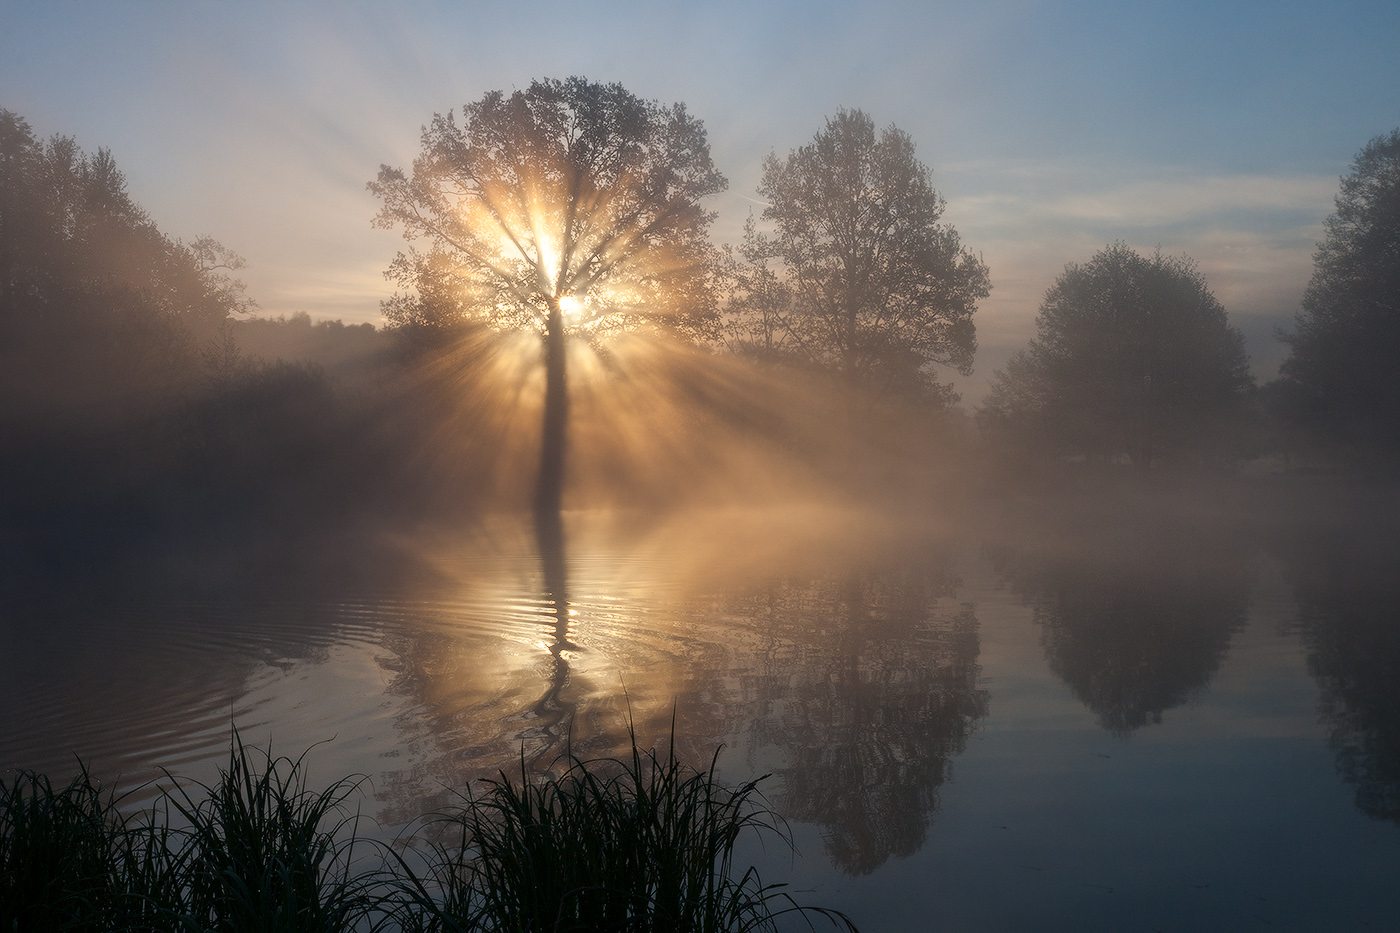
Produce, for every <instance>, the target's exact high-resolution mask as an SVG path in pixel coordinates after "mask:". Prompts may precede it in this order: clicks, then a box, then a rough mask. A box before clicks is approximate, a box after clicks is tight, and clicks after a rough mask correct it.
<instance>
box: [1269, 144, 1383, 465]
mask: <svg viewBox="0 0 1400 933" xmlns="http://www.w3.org/2000/svg"><path fill="white" fill-rule="evenodd" d="M1336 206H1337V210H1336V212H1335V213H1333V214H1332V216H1331V217H1329V218H1328V219H1327V236H1326V238H1325V239H1324V240H1323V241H1322V242H1321V243H1320V244H1318V248H1317V253H1316V255H1315V257H1314V267H1313V275H1312V280H1311V281H1310V282H1309V283H1308V288H1307V291H1306V292H1304V293H1303V312H1302V314H1300V315H1299V316H1298V319H1297V322H1296V325H1295V329H1294V331H1293V333H1291V334H1287V335H1284V337H1283V339H1284V340H1285V341H1286V342H1287V343H1288V344H1289V346H1290V347H1291V348H1292V352H1291V354H1290V355H1289V357H1288V359H1287V360H1285V361H1284V363H1283V367H1282V369H1281V375H1282V377H1283V382H1284V389H1285V392H1286V398H1287V403H1288V407H1289V409H1290V410H1291V414H1292V415H1293V416H1294V417H1295V418H1296V419H1297V420H1299V421H1301V422H1302V423H1303V424H1305V425H1306V426H1308V427H1310V428H1312V429H1314V430H1316V431H1317V432H1318V433H1320V434H1321V435H1322V436H1323V437H1324V438H1327V439H1330V440H1340V441H1343V442H1346V443H1359V444H1362V445H1365V446H1381V447H1387V448H1389V447H1394V446H1395V445H1397V444H1400V380H1397V379H1396V378H1395V368H1396V365H1397V363H1400V130H1395V131H1393V132H1392V133H1390V135H1389V136H1378V137H1376V138H1375V139H1373V140H1371V141H1370V142H1369V143H1367V144H1366V147H1365V148H1364V149H1362V150H1361V152H1360V153H1358V154H1357V156H1356V161H1355V162H1354V163H1353V164H1352V170H1351V173H1350V174H1348V175H1346V176H1344V177H1343V178H1342V182H1341V190H1340V192H1338V194H1337V201H1336Z"/></svg>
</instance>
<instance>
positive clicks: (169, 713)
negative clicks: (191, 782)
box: [0, 497, 1400, 931]
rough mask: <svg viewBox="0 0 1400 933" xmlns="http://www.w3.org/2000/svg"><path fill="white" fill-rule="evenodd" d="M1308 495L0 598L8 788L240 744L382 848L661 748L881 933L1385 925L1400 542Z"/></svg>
mask: <svg viewBox="0 0 1400 933" xmlns="http://www.w3.org/2000/svg"><path fill="white" fill-rule="evenodd" d="M1285 500H1286V497H1285ZM1314 506H1315V507H1314V508H1312V509H1311V510H1310V511H1309V514H1310V515H1312V516H1314V518H1313V519H1308V520H1302V519H1299V520H1297V521H1292V520H1291V519H1289V517H1288V516H1287V514H1286V513H1287V511H1288V509H1287V508H1284V507H1278V508H1274V509H1272V510H1271V511H1270V512H1269V513H1268V515H1267V517H1265V518H1262V519H1261V518H1257V517H1251V518H1247V519H1237V517H1233V516H1222V515H1221V514H1220V511H1221V510H1220V508H1219V507H1218V505H1212V506H1201V507H1193V508H1183V507H1182V505H1181V503H1180V502H1174V503H1172V502H1169V503H1166V504H1159V505H1153V506H1144V505H1143V504H1142V503H1135V502H1131V501H1129V502H1116V503H1110V504H1107V505H1096V506H1093V507H1082V506H1081V505H1076V504H1073V503H1065V502H1061V503H1058V504H1053V505H1051V506H1047V507H1046V508H1043V509H1040V510H1038V511H1036V513H1035V514H1034V515H1032V516H1031V517H1029V518H1024V519H1023V518H1022V517H1020V516H1015V517H1013V518H1011V519H1008V515H1011V514H1013V513H1016V511H1017V510H1016V509H1015V508H1012V507H1010V506H1008V507H1006V508H1002V509H1001V510H1000V511H999V512H998V513H997V516H996V517H995V518H985V517H984V518H983V519H979V520H978V521H975V522H973V521H968V520H963V519H960V520H956V521H955V520H951V519H948V518H947V517H946V516H938V515H932V514H929V515H913V514H907V513H902V514H899V515H898V517H897V518H896V517H892V516H891V515H890V514H889V513H888V512H886V513H870V512H866V511H862V510H859V509H854V508H851V509H839V508H834V507H829V506H818V505H805V506H804V505H792V506H788V507H784V508H772V509H728V510H726V509H714V510H708V511H700V510H697V511H695V512H692V513H687V514H678V515H675V516H671V517H669V518H668V519H666V520H664V521H663V520H657V519H646V520H643V519H640V518H638V517H637V516H601V515H591V514H583V513H580V514H571V515H569V516H568V517H567V521H566V527H567V541H568V550H567V552H566V553H565V554H563V555H562V556H561V557H562V559H561V560H559V561H556V562H551V563H549V564H545V563H542V562H541V560H540V559H539V558H538V557H537V556H536V553H535V546H534V541H533V539H532V536H531V535H530V533H529V532H528V526H527V525H522V524H520V523H515V522H511V521H508V520H499V521H492V522H483V523H482V524H481V525H479V526H476V527H473V528H470V529H466V530H463V531H462V532H461V534H459V535H453V536H442V535H436V536H432V537H431V540H403V539H400V540H395V541H392V542H388V543H387V544H386V553H387V552H392V553H394V554H395V555H396V557H395V559H394V561H392V562H389V561H371V562H369V565H368V566H366V565H365V563H364V562H360V563H356V562H354V561H348V562H346V563H345V564H344V565H343V566H339V565H335V564H334V563H327V564H325V565H323V566H321V567H320V568H319V569H318V570H317V572H316V573H315V574H314V575H312V576H313V577H314V579H308V577H307V575H306V574H304V573H295V572H291V571H287V572H280V571H279V569H278V568H277V567H275V566H274V567H272V568H271V569H269V567H267V566H259V567H257V568H256V569H248V567H247V565H238V566H239V569H237V570H230V569H229V568H230V567H231V566H233V565H231V564H227V563H223V562H221V561H220V560H210V561H209V562H208V564H207V565H206V564H205V563H201V562H199V561H194V560H193V559H192V560H191V561H190V562H189V563H187V564H181V565H180V570H179V572H174V571H172V572H170V573H169V574H168V576H163V575H162V574H159V573H148V574H144V575H136V576H129V575H123V574H115V575H114V574H103V573H96V572H94V573H93V574H92V575H91V576H90V578H84V579H62V580H58V581H54V580H45V581H35V582H33V583H32V584H26V585H23V586H15V587H11V588H10V591H9V592H7V593H6V594H5V596H4V599H5V602H4V618H3V623H0V626H2V627H0V636H2V637H3V654H0V703H3V708H4V709H5V711H6V712H5V716H4V718H3V720H0V768H3V769H4V770H5V771H6V773H9V772H10V771H11V769H14V768H17V767H25V768H31V769H37V770H42V771H46V772H48V773H50V774H52V775H54V776H63V775H68V774H71V773H73V771H74V769H75V761H76V756H80V757H81V758H82V759H83V760H85V761H88V762H90V764H91V767H92V769H93V770H94V772H95V773H97V774H98V775H101V776H104V777H106V778H108V779H116V778H118V777H119V778H120V782H121V784H122V785H124V786H135V785H137V784H140V783H141V782H142V781H145V780H148V779H150V778H153V777H156V776H158V775H159V774H161V772H162V769H165V770H167V771H169V772H171V773H174V774H178V775H182V776H189V777H193V778H195V779H199V780H206V781H207V780H209V779H211V778H212V777H213V775H214V774H215V769H216V768H217V766H218V765H219V764H220V763H222V761H223V760H224V759H225V757H226V756H227V754H228V747H229V741H230V724H231V723H232V724H235V725H236V726H237V727H238V729H239V730H240V732H241V734H242V736H243V738H244V740H245V741H247V742H248V743H250V744H255V745H261V746H265V745H266V744H267V743H268V742H269V741H270V742H271V743H272V747H273V750H274V751H275V752H278V753H286V754H291V755H293V756H295V755H297V754H300V753H301V752H302V751H303V750H305V749H307V748H308V747H311V751H310V752H309V755H308V760H309V762H310V764H311V769H312V776H313V781H316V780H318V779H319V780H320V782H321V783H329V782H330V781H331V780H333V779H335V778H338V777H341V776H343V775H345V774H349V773H352V772H355V773H362V774H365V775H367V776H368V777H369V779H370V785H369V786H370V789H369V790H368V791H367V792H366V795H365V797H364V798H363V799H362V801H361V807H362V810H363V812H364V813H365V814H366V815H369V816H372V817H373V818H374V820H375V821H376V828H375V829H374V830H372V832H373V833H375V834H377V835H380V836H382V837H384V838H392V837H393V836H395V835H396V834H398V833H400V832H401V831H402V829H403V827H404V826H405V825H407V824H409V823H410V822H411V821H413V820H414V819H415V818H416V817H418V816H420V815H421V814H423V813H424V812H426V811H429V810H432V809H433V808H435V807H439V806H442V805H444V804H447V803H449V802H450V801H451V800H452V798H453V795H454V793H455V791H456V790H457V789H460V788H461V787H463V786H464V784H466V783H467V782H468V781H471V780H473V779H476V778H479V777H482V776H489V775H491V774H493V773H495V772H496V770H497V769H500V768H505V769H507V770H514V771H516V772H518V769H519V768H520V766H521V761H522V757H523V758H524V759H525V760H526V761H527V762H530V763H531V764H530V765H529V766H531V767H535V766H543V765H544V764H547V763H548V762H549V761H551V760H553V759H554V758H555V757H556V756H558V755H560V754H562V753H563V752H564V751H565V749H566V748H567V749H571V750H572V751H573V753H574V754H576V755H580V756H583V757H591V756H600V755H608V754H612V753H615V752H616V751H618V750H619V749H620V748H622V747H623V743H625V741H626V739H627V728H628V723H629V722H631V723H633V725H634V728H635V729H636V731H637V734H638V736H639V738H640V739H641V740H642V742H643V743H646V744H651V743H656V742H666V741H669V738H670V735H671V730H672V728H673V723H674V730H675V738H676V742H677V747H678V748H679V749H680V750H681V754H682V756H683V757H684V758H686V759H687V760H689V761H691V762H692V763H693V764H696V765H698V766H702V767H703V766H704V765H706V764H707V763H708V762H709V759H710V757H711V756H712V755H713V754H714V753H715V751H716V750H717V749H720V752H719V754H720V758H719V762H720V770H721V773H722V774H723V775H724V776H725V778H726V779H727V780H730V781H735V782H737V781H740V780H746V779H748V778H750V777H754V776H757V775H763V774H768V775H771V776H770V777H768V778H767V779H765V780H764V782H763V783H762V784H761V785H760V787H761V788H762V789H763V790H764V791H765V793H766V795H767V798H768V801H769V803H770V804H771V805H772V806H773V808H774V809H775V810H777V811H778V812H779V813H781V814H782V815H783V816H784V817H785V818H786V820H787V821H788V824H789V827H790V829H791V831H792V835H793V838H794V841H795V843H796V846H797V849H798V855H797V856H796V857H795V858H792V857H789V856H788V855H786V854H785V853H784V852H783V851H782V849H781V847H780V846H773V845H771V844H770V845H768V846H766V847H760V846H757V845H753V846H750V848H749V850H748V851H749V855H750V857H751V858H752V859H753V860H754V861H755V862H756V863H757V864H758V865H759V866H760V868H761V870H762V872H763V876H764V878H765V880H770V881H777V880H783V881H788V882H790V883H791V885H792V887H793V889H794V890H795V891H797V892H801V893H800V899H802V900H804V901H806V902H809V903H814V904H820V905H824V906H832V907H837V908H840V909H841V910H844V911H846V912H847V913H848V914H850V915H851V917H852V918H853V919H854V920H855V921H856V922H857V923H858V924H860V926H861V928H862V929H863V930H866V931H903V930H910V931H914V930H928V929H932V930H978V931H988V930H1115V931H1116V930H1143V931H1151V930H1159V931H1174V930H1252V929H1259V930H1266V929H1267V930H1319V929H1328V930H1351V929H1356V930H1366V929H1371V930H1380V929H1391V928H1394V924H1395V922H1396V921H1395V918H1396V917H1400V884H1397V883H1396V879H1397V878H1400V613H1397V612H1396V605H1397V603H1396V597H1397V596H1400V582H1397V579H1396V577H1397V576H1400V574H1397V573H1396V569H1397V567H1400V561H1397V555H1400V547H1397V546H1396V541H1395V537H1396V536H1395V533H1394V529H1395V528H1396V527H1398V526H1397V524H1396V523H1395V522H1394V521H1393V517H1394V514H1393V507H1392V506H1391V504H1390V499H1388V498H1387V499H1385V500H1384V502H1383V507H1381V508H1377V507H1375V506H1374V505H1367V504H1365V503H1361V505H1360V506H1358V504H1357V502H1355V501H1350V500H1349V502H1348V504H1347V508H1346V509H1343V508H1340V507H1339V508H1337V509H1333V508H1331V507H1330V505H1328V504H1327V503H1324V504H1323V505H1321V506H1317V505H1316V503H1314ZM1348 510H1349V511H1348ZM1343 513H1346V517H1338V516H1343ZM274 563H275V562H274ZM191 568H194V569H191ZM404 568H411V569H407V570H406V569H404ZM312 746H314V747H312ZM143 793H144V794H145V796H146V797H149V793H148V792H138V793H137V794H135V795H134V796H133V797H132V801H133V803H138V802H140V801H141V800H142V799H145V798H144V797H143Z"/></svg>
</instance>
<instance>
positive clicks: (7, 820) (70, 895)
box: [0, 769, 122, 931]
mask: <svg viewBox="0 0 1400 933" xmlns="http://www.w3.org/2000/svg"><path fill="white" fill-rule="evenodd" d="M121 828H122V820H121V818H120V816H119V814H118V813H117V812H116V807H115V806H114V805H113V802H112V799H111V797H110V796H107V795H104V794H103V792H102V790H101V788H100V787H98V786H97V784H96V783H95V782H94V781H93V780H92V779H91V778H90V776H89V775H88V773H87V770H86V769H83V770H82V771H81V772H80V773H79V775H78V776H77V777H76V778H74V779H73V781H72V782H71V783H69V784H68V785H67V786H62V787H55V786H54V785H53V784H52V783H51V782H50V781H49V779H48V778H47V777H45V776H44V775H42V774H35V773H33V772H28V771H22V772H20V773H19V774H18V775H16V776H15V778H14V779H13V780H12V781H0V930H5V931H10V930H83V931H85V930H103V929H107V928H109V927H110V925H111V923H112V922H113V921H114V919H115V918H114V914H115V911H116V905H117V904H118V902H119V901H120V900H121V879H120V858H119V847H118V845H117V839H118V837H119V835H120V833H121Z"/></svg>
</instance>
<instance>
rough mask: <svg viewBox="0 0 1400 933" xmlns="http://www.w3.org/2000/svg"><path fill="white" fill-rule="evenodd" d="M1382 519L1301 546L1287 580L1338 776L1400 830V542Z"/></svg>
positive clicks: (1359, 801) (1367, 809) (1291, 558)
mask: <svg viewBox="0 0 1400 933" xmlns="http://www.w3.org/2000/svg"><path fill="white" fill-rule="evenodd" d="M1374 518H1375V517H1374V516H1373V517H1372V520H1371V521H1367V522H1357V523H1356V524H1354V525H1348V526H1347V527H1345V528H1335V527H1334V528H1331V529H1323V530H1319V531H1318V532H1316V533H1315V534H1314V535H1310V536H1308V537H1306V538H1303V539H1295V540H1294V541H1293V542H1292V543H1291V546H1290V547H1289V548H1288V551H1289V553H1288V558H1287V559H1288V572H1289V576H1290V578H1291V582H1292V584H1293V589H1294V593H1295V595H1296V599H1297V604H1298V618H1299V626H1300V633H1301V636H1302V639H1303V644H1304V646H1305V648H1306V650H1307V658H1308V669H1309V671H1310V672H1311V673H1312V675H1313V677H1314V678H1316V679H1317V682H1318V685H1319V686H1320V687H1321V688H1322V702H1321V712H1322V715H1323V716H1324V717H1325V719H1326V722H1327V723H1328V725H1329V727H1330V733H1331V734H1330V736H1329V739H1330V744H1331V747H1332V749H1333V751H1334V752H1335V754H1336V761H1337V770H1338V772H1339V773H1340V774H1341V776H1342V778H1343V779H1344V780H1346V781H1347V782H1348V783H1349V784H1352V785H1354V786H1355V788H1356V805H1357V807H1358V808H1360V809H1361V811H1362V812H1364V813H1366V814H1368V815H1369V816H1372V817H1375V818H1377V819H1384V820H1392V821H1395V822H1400V689H1397V684H1400V625H1397V624H1396V607H1397V606H1400V576H1397V568H1400V540H1397V539H1396V532H1395V530H1394V526H1390V527H1376V525H1375V524H1374Z"/></svg>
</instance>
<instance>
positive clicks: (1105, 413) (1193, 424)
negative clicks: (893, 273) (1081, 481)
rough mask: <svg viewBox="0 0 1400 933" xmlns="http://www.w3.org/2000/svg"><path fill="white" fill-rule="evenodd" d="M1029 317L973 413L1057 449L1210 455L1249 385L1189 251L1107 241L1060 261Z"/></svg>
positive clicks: (1091, 453)
mask: <svg viewBox="0 0 1400 933" xmlns="http://www.w3.org/2000/svg"><path fill="white" fill-rule="evenodd" d="M1035 324H1036V336H1035V338H1034V339H1033V340H1032V341H1031V343H1030V347H1029V348H1028V349H1026V350H1023V351H1021V352H1020V353H1018V354H1016V355H1015V356H1014V357H1012V359H1011V361H1010V362H1009V363H1008V364H1007V366H1006V368H1005V369H1003V370H1001V371H1000V372H998V373H997V375H996V377H995V379H994V380H993V384H992V391H991V393H990V395H989V396H988V398H987V400H986V402H985V403H984V404H983V406H982V407H981V408H980V409H979V411H978V418H979V421H980V422H981V423H982V424H983V426H984V427H986V428H988V429H990V430H1003V431H1007V432H1009V433H1011V434H1013V435H1015V436H1016V437H1018V439H1020V440H1022V441H1030V442H1032V443H1034V444H1037V445H1039V446H1041V447H1042V448H1044V449H1046V450H1048V451H1050V452H1053V453H1056V454H1060V455H1084V456H1088V457H1092V458H1102V459H1108V460H1113V459H1116V458H1119V457H1126V458H1128V459H1129V460H1130V461H1131V462H1133V463H1134V464H1135V465H1138V466H1150V465H1152V464H1153V463H1154V462H1157V461H1158V460H1159V459H1161V458H1163V457H1167V458H1173V457H1183V456H1187V457H1189V456H1198V455H1202V454H1207V453H1210V452H1211V444H1210V442H1211V441H1212V439H1215V438H1216V437H1218V434H1217V432H1218V431H1219V430H1220V429H1221V428H1222V426H1223V425H1224V423H1225V422H1226V421H1227V420H1228V418H1229V417H1230V416H1231V415H1233V414H1235V413H1236V412H1237V410H1238V405H1239V403H1240V402H1241V400H1242V398H1243V395H1244V393H1245V391H1246V390H1247V389H1248V388H1249V386H1250V385H1251V380H1250V375H1249V361H1248V358H1247V357H1246V356H1245V351H1244V338H1243V337H1242V336H1241V335H1240V332H1239V331H1238V330H1236V329H1234V328H1233V327H1231V326H1230V325H1229V322H1228V320H1227V319H1226V314H1225V309H1224V308H1223V307H1221V305H1220V302H1218V301H1217V300H1216V299H1215V296H1214V295H1213V294H1211V291H1210V288H1209V287H1208V286H1207V285H1206V281H1205V278H1204V277H1203V276H1202V275H1201V274H1200V272H1198V271H1197V269H1196V267H1195V264H1194V263H1193V262H1192V261H1191V260H1190V259H1187V258H1186V257H1181V258H1176V257H1171V256H1163V255H1162V254H1161V252H1160V251H1159V252H1157V253H1154V254H1153V255H1152V256H1141V255H1139V254H1138V253H1136V252H1134V251H1133V250H1132V249H1130V248H1129V247H1128V246H1127V245H1126V244H1123V243H1116V244H1114V245H1112V246H1109V247H1107V248H1105V249H1103V250H1100V251H1099V252H1098V253H1096V254H1095V255H1094V257H1093V258H1092V259H1090V260H1089V261H1088V262H1087V263H1085V264H1084V265H1076V264H1073V263H1072V264H1070V265H1068V266H1066V267H1065V271H1064V272H1063V273H1062V274H1061V275H1060V277H1059V278H1058V279H1056V280H1055V284H1054V285H1052V286H1051V287H1050V289H1049V291H1047V292H1046V293H1045V300H1044V301H1043V302H1042V303H1041V305H1040V313H1039V315H1037V317H1036V320H1035Z"/></svg>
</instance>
